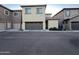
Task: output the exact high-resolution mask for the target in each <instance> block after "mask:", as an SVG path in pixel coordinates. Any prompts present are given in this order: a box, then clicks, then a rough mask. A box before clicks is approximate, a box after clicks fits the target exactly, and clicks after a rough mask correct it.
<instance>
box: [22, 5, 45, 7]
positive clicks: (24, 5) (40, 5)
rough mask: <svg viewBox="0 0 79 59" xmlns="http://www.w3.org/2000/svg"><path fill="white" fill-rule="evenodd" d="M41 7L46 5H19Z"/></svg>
mask: <svg viewBox="0 0 79 59" xmlns="http://www.w3.org/2000/svg"><path fill="white" fill-rule="evenodd" d="M42 6H45V7H46V5H21V7H42Z"/></svg>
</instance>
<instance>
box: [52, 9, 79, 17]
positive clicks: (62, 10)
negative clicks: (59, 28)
mask: <svg viewBox="0 0 79 59" xmlns="http://www.w3.org/2000/svg"><path fill="white" fill-rule="evenodd" d="M78 9H79V8H63V9H62V10H60V11H59V12H58V13H56V14H55V15H54V16H53V17H55V16H56V15H57V14H59V13H60V12H62V11H63V10H78ZM53 17H52V18H53Z"/></svg>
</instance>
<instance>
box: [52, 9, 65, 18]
mask: <svg viewBox="0 0 79 59" xmlns="http://www.w3.org/2000/svg"><path fill="white" fill-rule="evenodd" d="M63 10H64V9H62V10H60V11H59V12H58V13H56V14H55V15H54V16H53V17H55V16H56V15H58V14H59V13H61V12H62V11H63ZM53 17H52V18H53Z"/></svg>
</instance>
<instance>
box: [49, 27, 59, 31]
mask: <svg viewBox="0 0 79 59" xmlns="http://www.w3.org/2000/svg"><path fill="white" fill-rule="evenodd" d="M49 30H50V31H56V30H58V28H56V27H53V28H49Z"/></svg>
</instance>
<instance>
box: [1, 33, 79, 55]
mask: <svg viewBox="0 0 79 59" xmlns="http://www.w3.org/2000/svg"><path fill="white" fill-rule="evenodd" d="M0 54H1V55H3V54H9V55H17V54H18V55H73V54H75V55H78V54H79V32H0Z"/></svg>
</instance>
